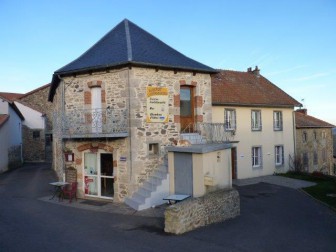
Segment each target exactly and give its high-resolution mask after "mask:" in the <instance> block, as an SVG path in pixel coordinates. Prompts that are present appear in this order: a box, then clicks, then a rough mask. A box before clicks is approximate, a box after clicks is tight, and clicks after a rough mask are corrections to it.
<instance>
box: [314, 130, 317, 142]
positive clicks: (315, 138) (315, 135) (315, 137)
mask: <svg viewBox="0 0 336 252" xmlns="http://www.w3.org/2000/svg"><path fill="white" fill-rule="evenodd" d="M314 140H315V141H316V140H317V134H316V131H314Z"/></svg>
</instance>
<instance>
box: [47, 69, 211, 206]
mask: <svg viewBox="0 0 336 252" xmlns="http://www.w3.org/2000/svg"><path fill="white" fill-rule="evenodd" d="M92 83H94V85H96V86H97V85H99V86H100V87H101V94H102V108H107V107H110V108H112V109H115V110H117V109H126V110H128V113H129V118H128V120H129V137H127V138H123V141H124V142H123V143H122V144H120V143H118V141H119V140H118V141H117V140H114V139H108V142H110V144H111V146H112V147H113V148H114V149H120V155H122V156H123V157H125V158H126V161H125V162H123V166H124V168H120V167H119V165H118V176H117V179H115V181H116V184H117V185H118V188H117V189H116V192H118V197H117V199H118V200H120V201H122V200H123V198H124V197H125V196H126V195H127V196H130V195H132V193H133V192H134V191H135V190H136V189H137V188H138V187H139V186H140V185H141V184H142V183H143V182H144V181H145V180H146V179H147V178H148V177H149V175H150V174H151V173H152V172H153V171H154V170H155V169H156V168H157V167H158V166H160V165H161V164H162V163H163V162H164V158H165V156H166V152H165V146H168V145H171V144H172V140H174V139H178V138H179V134H180V100H179V94H180V87H181V85H190V86H192V87H194V95H195V104H196V109H195V121H196V122H211V121H212V118H211V79H210V75H209V74H198V73H197V74H193V73H189V72H174V71H171V70H170V71H168V70H155V69H146V68H134V67H133V68H131V69H129V68H124V69H120V70H110V71H107V72H106V71H104V72H94V73H92V74H82V75H77V76H76V77H74V76H71V77H64V78H63V80H62V81H61V83H60V85H59V87H58V89H57V93H56V96H55V99H54V103H55V106H54V110H55V112H56V119H55V124H54V128H55V129H54V155H53V156H54V158H55V159H56V160H54V167H55V169H56V170H57V171H58V174H59V175H61V174H62V173H63V172H64V168H63V167H64V164H63V163H62V162H63V161H62V158H61V157H62V155H63V154H62V148H63V147H64V146H63V145H64V143H63V142H62V139H61V131H60V129H61V127H62V122H61V120H60V118H61V115H62V114H66V112H67V111H69V110H73V109H84V108H90V107H91V104H90V99H91V93H90V88H91V85H92ZM147 86H154V87H167V88H168V90H169V94H168V99H169V121H168V122H167V123H147V122H146V114H147V99H146V87H147ZM62 92H64V97H65V102H64V105H62V98H61V97H62ZM63 106H64V108H63ZM63 109H64V110H65V113H64V112H62V111H63ZM94 141H95V140H90V139H86V142H88V143H93V142H94ZM104 141H105V138H104ZM74 142H76V141H74ZM68 143H70V141H67V144H68ZM149 143H158V145H159V148H160V151H159V154H158V155H150V154H149V152H148V145H149ZM115 145H116V146H115ZM55 148H56V149H55ZM118 155H119V154H118ZM78 167H79V166H78ZM78 167H77V168H78ZM78 175H79V176H78V178H79V177H80V176H81V174H78Z"/></svg>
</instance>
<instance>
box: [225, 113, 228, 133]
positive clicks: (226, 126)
mask: <svg viewBox="0 0 336 252" xmlns="http://www.w3.org/2000/svg"><path fill="white" fill-rule="evenodd" d="M227 128H228V123H227V110H224V129H226V130H227Z"/></svg>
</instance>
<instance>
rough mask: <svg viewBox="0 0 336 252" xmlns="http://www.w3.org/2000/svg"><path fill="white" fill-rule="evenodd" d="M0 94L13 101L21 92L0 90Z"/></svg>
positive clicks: (18, 97)
mask: <svg viewBox="0 0 336 252" xmlns="http://www.w3.org/2000/svg"><path fill="white" fill-rule="evenodd" d="M0 96H1V97H3V98H5V99H6V100H9V101H14V100H16V99H20V97H21V96H23V94H18V93H6V92H0Z"/></svg>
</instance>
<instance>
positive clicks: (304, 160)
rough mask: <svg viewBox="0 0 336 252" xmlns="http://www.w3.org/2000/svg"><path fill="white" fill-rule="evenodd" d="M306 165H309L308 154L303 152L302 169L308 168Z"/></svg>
mask: <svg viewBox="0 0 336 252" xmlns="http://www.w3.org/2000/svg"><path fill="white" fill-rule="evenodd" d="M308 163H309V159H308V153H307V152H305V153H303V167H304V168H308Z"/></svg>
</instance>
